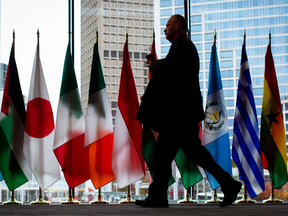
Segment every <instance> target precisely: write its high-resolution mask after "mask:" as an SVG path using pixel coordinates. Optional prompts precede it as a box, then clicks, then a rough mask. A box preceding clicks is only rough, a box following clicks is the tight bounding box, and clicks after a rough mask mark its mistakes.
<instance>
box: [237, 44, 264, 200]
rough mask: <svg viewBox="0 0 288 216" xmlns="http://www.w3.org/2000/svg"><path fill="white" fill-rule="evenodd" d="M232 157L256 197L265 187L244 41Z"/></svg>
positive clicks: (249, 191)
mask: <svg viewBox="0 0 288 216" xmlns="http://www.w3.org/2000/svg"><path fill="white" fill-rule="evenodd" d="M232 157H233V159H234V161H235V163H236V165H237V167H238V169H239V172H240V173H239V175H240V178H241V179H242V180H243V181H244V184H245V186H246V189H247V191H248V193H249V194H250V196H251V197H252V198H253V197H255V196H257V195H258V194H260V193H261V192H262V191H264V190H265V183H264V177H263V165H262V157H261V149H260V141H259V126H258V121H257V113H256V108H255V102H254V97H253V91H252V82H251V77H250V71H249V65H248V59H247V54H246V50H245V44H243V47H242V58H241V67H240V77H239V83H238V93H237V100H236V107H235V117H234V134H233V146H232Z"/></svg>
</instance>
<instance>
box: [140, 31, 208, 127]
mask: <svg viewBox="0 0 288 216" xmlns="http://www.w3.org/2000/svg"><path fill="white" fill-rule="evenodd" d="M150 69H151V79H150V82H149V83H148V86H147V88H146V90H145V93H144V95H143V98H142V102H141V104H140V108H139V110H138V113H137V117H136V119H138V120H139V121H140V123H142V124H145V125H147V126H149V127H150V128H152V129H153V130H155V131H157V132H161V131H163V130H165V128H166V129H167V127H169V128H171V127H185V126H187V125H189V124H194V123H198V122H200V121H202V120H203V119H204V117H205V115H204V112H203V106H202V102H203V99H202V96H201V92H200V87H199V77H198V75H199V57H198V52H197V50H196V47H195V46H194V44H193V43H192V41H191V40H190V39H189V38H187V37H186V36H185V35H183V36H180V37H178V38H176V39H175V40H174V41H173V43H172V45H171V47H170V50H169V53H168V54H167V56H166V58H165V59H161V60H156V61H154V62H153V63H152V65H151V68H150Z"/></svg>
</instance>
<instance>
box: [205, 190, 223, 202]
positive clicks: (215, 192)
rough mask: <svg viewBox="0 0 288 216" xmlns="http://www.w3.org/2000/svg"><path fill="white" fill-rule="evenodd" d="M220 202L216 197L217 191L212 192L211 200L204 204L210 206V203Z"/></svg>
mask: <svg viewBox="0 0 288 216" xmlns="http://www.w3.org/2000/svg"><path fill="white" fill-rule="evenodd" d="M221 202H222V200H220V199H219V198H218V196H217V189H214V190H213V198H212V199H211V200H208V201H206V202H205V203H206V204H210V203H221Z"/></svg>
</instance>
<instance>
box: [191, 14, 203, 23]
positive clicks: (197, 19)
mask: <svg viewBox="0 0 288 216" xmlns="http://www.w3.org/2000/svg"><path fill="white" fill-rule="evenodd" d="M191 22H192V23H196V22H202V16H201V15H197V16H191Z"/></svg>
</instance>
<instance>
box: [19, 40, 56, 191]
mask: <svg viewBox="0 0 288 216" xmlns="http://www.w3.org/2000/svg"><path fill="white" fill-rule="evenodd" d="M54 129H55V126H54V117H53V112H52V107H51V104H50V100H49V95H48V91H47V87H46V82H45V78H44V74H43V70H42V65H41V61H40V56H39V42H38V44H37V48H36V53H35V59H34V65H33V69H32V75H31V83H30V90H29V97H28V104H27V112H26V121H25V134H24V145H23V152H24V155H25V157H26V159H27V161H28V163H29V166H30V168H31V170H32V172H33V174H34V176H35V178H36V180H37V182H38V184H39V186H40V188H41V189H42V190H46V189H47V188H48V187H49V186H51V185H52V184H54V183H55V182H56V181H58V180H59V179H60V178H61V175H60V167H59V164H58V161H57V159H56V157H55V155H54V153H53V141H54V132H55V130H54Z"/></svg>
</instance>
